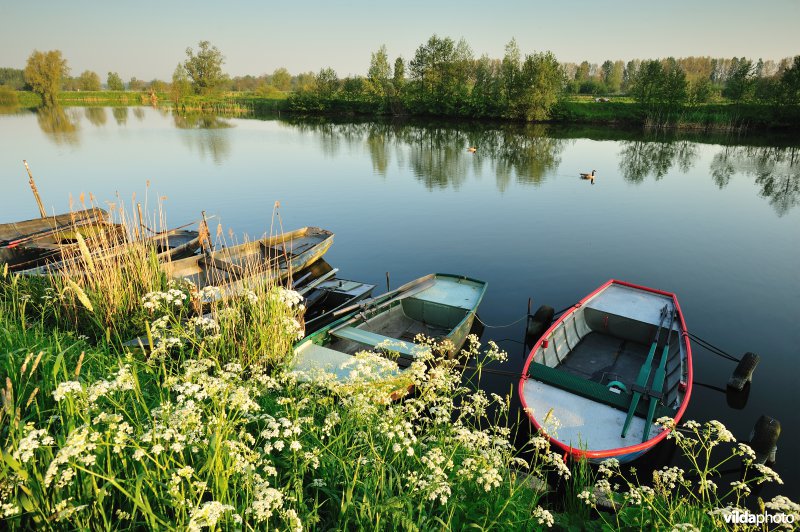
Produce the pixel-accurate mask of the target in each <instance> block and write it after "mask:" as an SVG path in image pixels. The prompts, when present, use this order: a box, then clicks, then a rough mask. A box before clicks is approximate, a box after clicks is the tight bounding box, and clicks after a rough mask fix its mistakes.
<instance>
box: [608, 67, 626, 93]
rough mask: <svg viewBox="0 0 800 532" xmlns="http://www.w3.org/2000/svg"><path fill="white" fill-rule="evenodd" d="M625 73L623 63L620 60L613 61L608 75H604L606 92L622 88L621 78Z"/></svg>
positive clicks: (613, 91) (617, 90) (615, 91)
mask: <svg viewBox="0 0 800 532" xmlns="http://www.w3.org/2000/svg"><path fill="white" fill-rule="evenodd" d="M624 75H625V63H623V62H622V61H614V63H613V64H612V65H611V69H610V71H609V72H608V75H606V76H605V78H604V79H603V82H604V83H605V84H606V88H607V89H608V92H611V93H617V92H619V91H621V90H622V80H623V77H624Z"/></svg>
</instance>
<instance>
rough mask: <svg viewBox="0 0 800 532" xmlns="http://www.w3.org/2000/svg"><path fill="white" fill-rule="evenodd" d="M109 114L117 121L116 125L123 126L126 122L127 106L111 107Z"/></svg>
mask: <svg viewBox="0 0 800 532" xmlns="http://www.w3.org/2000/svg"><path fill="white" fill-rule="evenodd" d="M111 114H112V115H114V120H116V121H117V125H120V126H124V125H125V124H126V123H127V122H128V108H127V107H114V108H112V109H111Z"/></svg>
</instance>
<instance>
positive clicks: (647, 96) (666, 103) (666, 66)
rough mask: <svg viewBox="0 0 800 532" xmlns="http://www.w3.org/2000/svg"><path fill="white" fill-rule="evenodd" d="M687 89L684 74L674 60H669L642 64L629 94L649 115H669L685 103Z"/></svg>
mask: <svg viewBox="0 0 800 532" xmlns="http://www.w3.org/2000/svg"><path fill="white" fill-rule="evenodd" d="M687 88H688V83H687V82H686V74H685V73H684V72H683V70H681V68H680V66H679V65H678V63H677V62H676V61H675V59H672V58H670V59H667V60H666V61H664V62H663V63H662V62H661V61H659V60H651V61H644V62H642V64H641V66H640V67H639V69H638V71H637V72H636V76H635V78H634V80H633V83H632V84H631V87H630V94H631V96H633V97H634V98H635V99H636V100H637V101H638V102H639V103H641V104H642V105H644V106H645V107H646V108H647V109H648V111H649V112H651V113H652V112H654V111H659V112H662V111H663V112H667V113H671V112H673V111H675V110H677V108H679V107H680V106H682V105H683V104H684V103H685V102H686V99H687V96H688V93H687Z"/></svg>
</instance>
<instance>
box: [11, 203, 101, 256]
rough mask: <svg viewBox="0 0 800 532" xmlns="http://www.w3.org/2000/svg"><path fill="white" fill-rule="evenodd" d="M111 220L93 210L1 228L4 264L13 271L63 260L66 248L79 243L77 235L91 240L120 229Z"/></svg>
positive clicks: (22, 222) (16, 223)
mask: <svg viewBox="0 0 800 532" xmlns="http://www.w3.org/2000/svg"><path fill="white" fill-rule="evenodd" d="M107 217H108V213H107V212H106V211H105V210H103V209H99V208H91V209H85V210H80V211H75V212H68V213H64V214H58V215H55V216H47V217H44V218H34V219H32V220H24V221H21V222H11V223H4V224H0V264H2V263H6V264H8V267H9V269H10V270H12V271H13V270H17V269H23V268H30V267H33V266H36V265H39V264H42V263H44V262H47V261H50V260H59V259H60V258H61V251H62V250H63V249H64V247H67V246H70V245H73V244H74V243H75V238H76V233H80V235H81V236H82V237H84V238H87V239H88V238H91V237H93V236H96V235H98V234H100V233H102V232H104V231H107V230H114V229H116V227H117V226H116V225H114V224H111V223H109V222H108V221H107Z"/></svg>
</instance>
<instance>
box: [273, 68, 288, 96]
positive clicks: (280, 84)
mask: <svg viewBox="0 0 800 532" xmlns="http://www.w3.org/2000/svg"><path fill="white" fill-rule="evenodd" d="M272 86H273V87H275V88H276V89H278V90H279V91H284V92H285V91H288V90H290V89H291V88H292V75H291V74H289V71H288V70H286V69H285V68H283V67H280V68H276V69H275V71H274V72H273V73H272Z"/></svg>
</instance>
